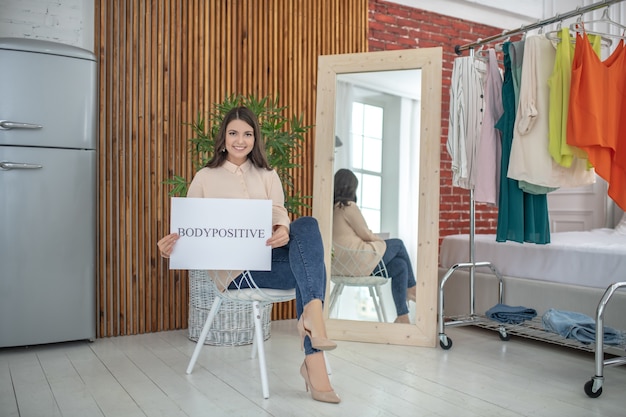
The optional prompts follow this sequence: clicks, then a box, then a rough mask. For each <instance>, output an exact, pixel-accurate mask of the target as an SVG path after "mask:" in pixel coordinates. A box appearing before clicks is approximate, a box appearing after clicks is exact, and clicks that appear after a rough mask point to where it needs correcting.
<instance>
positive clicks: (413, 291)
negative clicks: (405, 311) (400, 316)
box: [406, 285, 417, 303]
mask: <svg viewBox="0 0 626 417" xmlns="http://www.w3.org/2000/svg"><path fill="white" fill-rule="evenodd" d="M416 299H417V285H414V286H412V287H411V288H409V289H407V290H406V302H407V303H408V302H409V301H413V302H414V303H417V301H415V300H416Z"/></svg>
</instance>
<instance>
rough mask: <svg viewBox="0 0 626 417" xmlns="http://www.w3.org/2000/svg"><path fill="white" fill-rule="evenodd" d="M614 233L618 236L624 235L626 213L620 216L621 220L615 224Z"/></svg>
mask: <svg viewBox="0 0 626 417" xmlns="http://www.w3.org/2000/svg"><path fill="white" fill-rule="evenodd" d="M614 230H615V233H619V234H620V235H626V212H624V214H623V215H622V219H621V220H620V221H619V223H617V225H616V226H615V228H614Z"/></svg>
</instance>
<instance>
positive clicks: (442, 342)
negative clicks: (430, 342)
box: [439, 334, 452, 350]
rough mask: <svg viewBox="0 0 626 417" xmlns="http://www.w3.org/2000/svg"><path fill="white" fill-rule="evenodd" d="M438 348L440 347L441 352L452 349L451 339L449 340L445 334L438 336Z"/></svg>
mask: <svg viewBox="0 0 626 417" xmlns="http://www.w3.org/2000/svg"><path fill="white" fill-rule="evenodd" d="M439 346H441V349H443V350H448V349H450V348H451V347H452V339H450V338H449V337H448V336H446V335H445V334H444V335H439Z"/></svg>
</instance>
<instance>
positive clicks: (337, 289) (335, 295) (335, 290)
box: [328, 284, 344, 316]
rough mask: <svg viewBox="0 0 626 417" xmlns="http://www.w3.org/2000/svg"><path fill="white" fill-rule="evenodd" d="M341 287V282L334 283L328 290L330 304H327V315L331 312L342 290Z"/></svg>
mask: <svg viewBox="0 0 626 417" xmlns="http://www.w3.org/2000/svg"><path fill="white" fill-rule="evenodd" d="M343 287H344V285H343V284H335V286H334V287H333V290H332V291H331V292H330V305H329V306H328V316H330V315H331V313H332V312H333V308H335V304H336V303H337V299H338V298H339V296H340V295H341V292H342V291H343Z"/></svg>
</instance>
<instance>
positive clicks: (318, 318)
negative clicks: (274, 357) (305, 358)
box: [298, 299, 337, 350]
mask: <svg viewBox="0 0 626 417" xmlns="http://www.w3.org/2000/svg"><path fill="white" fill-rule="evenodd" d="M298 333H299V334H300V338H301V339H302V344H301V347H302V349H304V338H305V336H309V339H310V340H311V345H312V346H313V348H314V349H318V350H333V349H334V348H336V347H337V344H336V343H335V342H333V341H332V340H330V339H328V337H326V325H325V324H324V317H323V315H322V300H319V299H314V300H312V301H310V302H309V303H307V305H305V306H304V311H303V312H302V315H301V316H300V319H299V320H298Z"/></svg>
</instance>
